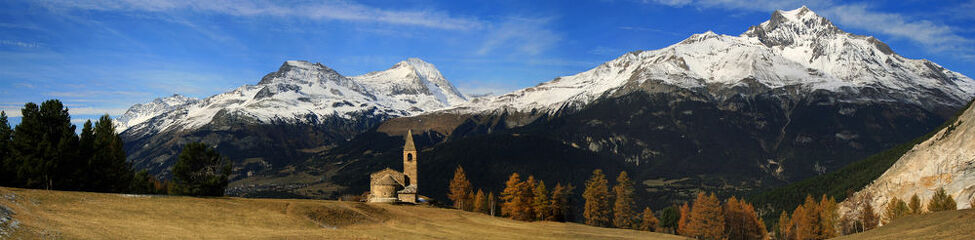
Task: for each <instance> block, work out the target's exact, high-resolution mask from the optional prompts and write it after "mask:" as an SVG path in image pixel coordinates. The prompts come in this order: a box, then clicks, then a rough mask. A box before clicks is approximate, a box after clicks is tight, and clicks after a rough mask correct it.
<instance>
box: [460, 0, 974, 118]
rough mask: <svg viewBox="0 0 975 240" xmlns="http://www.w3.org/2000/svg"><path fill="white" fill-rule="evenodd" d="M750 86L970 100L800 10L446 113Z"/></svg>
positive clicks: (962, 90)
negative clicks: (661, 90) (638, 92)
mask: <svg viewBox="0 0 975 240" xmlns="http://www.w3.org/2000/svg"><path fill="white" fill-rule="evenodd" d="M753 83H757V84H758V85H760V86H761V87H766V88H769V89H784V88H791V89H795V91H798V92H799V93H800V94H804V93H810V92H813V91H816V90H826V91H831V92H837V93H842V94H844V95H848V96H849V99H847V100H855V101H904V102H910V103H913V104H917V105H924V106H925V107H927V108H937V107H941V106H945V105H947V106H961V105H963V104H964V103H966V102H967V100H968V99H970V98H971V97H972V96H973V95H975V81H973V80H972V79H971V78H968V77H966V76H964V75H961V74H959V73H956V72H952V71H950V70H947V69H945V68H943V67H941V66H939V65H937V64H935V63H932V62H930V61H928V60H915V59H907V58H904V57H902V56H900V55H898V54H897V53H895V52H894V51H893V50H891V49H890V47H888V46H887V45H886V44H884V43H883V42H880V41H879V40H877V39H876V38H874V37H869V36H860V35H855V34H851V33H847V32H844V31H843V30H840V29H839V28H837V27H836V26H835V25H833V24H832V23H831V22H830V21H829V20H827V19H825V18H823V17H820V16H819V15H817V14H816V13H814V12H813V11H811V10H809V9H808V8H806V7H805V6H803V7H801V8H799V9H795V10H792V11H781V10H780V11H775V12H774V13H773V14H772V17H771V19H770V20H768V21H766V22H764V23H761V24H759V25H757V26H752V27H750V28H749V29H748V31H746V32H745V33H743V34H741V35H739V36H728V35H720V34H715V33H713V32H710V31H708V32H705V33H701V34H695V35H693V36H691V37H689V38H687V39H685V40H683V41H681V42H679V43H677V44H674V45H671V46H668V47H665V48H662V49H658V50H652V51H638V52H631V53H627V54H624V55H623V56H621V57H619V58H617V59H615V60H612V61H609V62H606V63H604V64H602V65H600V66H597V67H596V68H593V69H591V70H588V71H585V72H582V73H579V74H576V75H572V76H566V77H560V78H556V79H555V80H552V81H549V82H545V83H541V84H539V85H537V86H535V87H530V88H526V89H522V90H518V91H515V92H513V93H509V94H505V95H501V96H497V97H495V98H490V99H485V100H477V101H473V102H471V103H469V104H462V105H459V106H456V107H454V108H451V109H449V110H447V111H461V112H484V111H493V110H498V109H507V110H516V111H520V112H530V111H533V110H542V111H548V112H551V111H557V110H560V109H562V108H563V107H574V106H578V105H581V104H587V103H590V102H592V101H593V100H595V99H598V98H600V97H603V96H611V95H619V94H625V93H628V92H631V91H632V90H635V89H639V88H642V89H644V90H651V89H648V88H652V87H653V86H656V87H659V86H660V85H667V86H673V87H679V88H687V89H695V88H705V89H709V90H711V91H714V89H722V88H733V87H736V86H746V85H750V84H753ZM651 91H653V90H651Z"/></svg>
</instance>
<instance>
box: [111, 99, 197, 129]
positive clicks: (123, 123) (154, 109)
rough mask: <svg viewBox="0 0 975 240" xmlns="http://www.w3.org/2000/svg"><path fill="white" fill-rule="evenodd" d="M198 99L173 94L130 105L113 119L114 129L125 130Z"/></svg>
mask: <svg viewBox="0 0 975 240" xmlns="http://www.w3.org/2000/svg"><path fill="white" fill-rule="evenodd" d="M199 101H200V99H196V98H191V97H186V96H183V95H179V94H173V95H172V96H169V97H164V98H156V99H153V100H152V101H151V102H148V103H144V104H136V105H132V107H129V109H128V110H126V111H125V113H124V114H122V116H119V117H118V118H116V119H115V130H116V131H119V132H122V131H125V130H126V129H128V128H129V127H132V126H135V125H138V124H140V123H143V122H146V121H149V120H150V119H152V118H154V117H156V116H159V115H161V114H163V113H165V112H169V111H172V110H173V109H176V108H179V107H182V106H186V105H189V104H193V103H196V102H199Z"/></svg>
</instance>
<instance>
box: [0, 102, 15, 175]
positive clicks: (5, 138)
mask: <svg viewBox="0 0 975 240" xmlns="http://www.w3.org/2000/svg"><path fill="white" fill-rule="evenodd" d="M11 137H13V130H12V129H10V123H9V122H7V113H6V112H4V111H0V186H14V185H13V181H14V177H15V176H16V174H17V173H16V172H15V171H13V170H14V166H13V164H12V162H13V160H12V156H11V154H10V144H11V139H10V138H11Z"/></svg>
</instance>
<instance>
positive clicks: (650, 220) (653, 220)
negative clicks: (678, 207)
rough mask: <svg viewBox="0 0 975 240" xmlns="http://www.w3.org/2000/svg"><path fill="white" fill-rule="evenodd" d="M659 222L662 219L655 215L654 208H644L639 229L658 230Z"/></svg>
mask: <svg viewBox="0 0 975 240" xmlns="http://www.w3.org/2000/svg"><path fill="white" fill-rule="evenodd" d="M659 224H660V220H657V217H655V216H653V210H650V207H647V208H644V209H643V214H641V218H640V227H639V228H638V229H639V230H641V231H650V232H656V231H657V230H658V229H659V226H658V225H659Z"/></svg>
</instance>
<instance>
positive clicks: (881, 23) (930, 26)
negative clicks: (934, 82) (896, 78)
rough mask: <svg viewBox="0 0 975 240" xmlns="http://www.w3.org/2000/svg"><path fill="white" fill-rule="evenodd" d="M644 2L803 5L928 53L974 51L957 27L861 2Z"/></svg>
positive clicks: (663, 0)
mask: <svg viewBox="0 0 975 240" xmlns="http://www.w3.org/2000/svg"><path fill="white" fill-rule="evenodd" d="M644 2H645V3H655V4H661V5H666V6H672V7H695V8H698V9H707V8H718V9H727V10H739V11H751V12H771V11H774V10H779V9H783V10H788V9H794V8H798V7H799V6H802V5H806V6H809V7H810V8H811V9H812V10H813V11H815V12H816V13H818V14H821V15H823V16H825V17H827V18H829V19H830V20H832V21H833V22H835V23H838V24H839V25H841V26H845V27H851V28H856V29H862V30H866V31H868V32H871V33H879V34H884V35H887V36H891V37H894V38H900V39H906V40H909V41H912V42H915V43H917V44H920V45H921V46H923V47H924V48H925V49H926V50H928V51H931V52H943V51H961V53H960V54H959V56H965V55H969V56H970V55H972V54H975V40H973V39H969V38H966V37H963V36H961V35H959V34H958V32H959V30H958V29H956V28H953V27H951V26H949V25H945V24H942V23H936V22H933V21H929V20H925V19H917V18H915V17H910V16H906V15H903V14H898V13H885V12H880V11H876V10H874V9H873V8H871V7H870V6H869V5H867V4H862V3H858V4H839V3H835V2H833V1H830V0H820V1H798V0H753V1H731V0H646V1H644ZM972 5H973V6H975V4H972ZM964 6H967V5H964ZM966 14H969V13H966Z"/></svg>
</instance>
